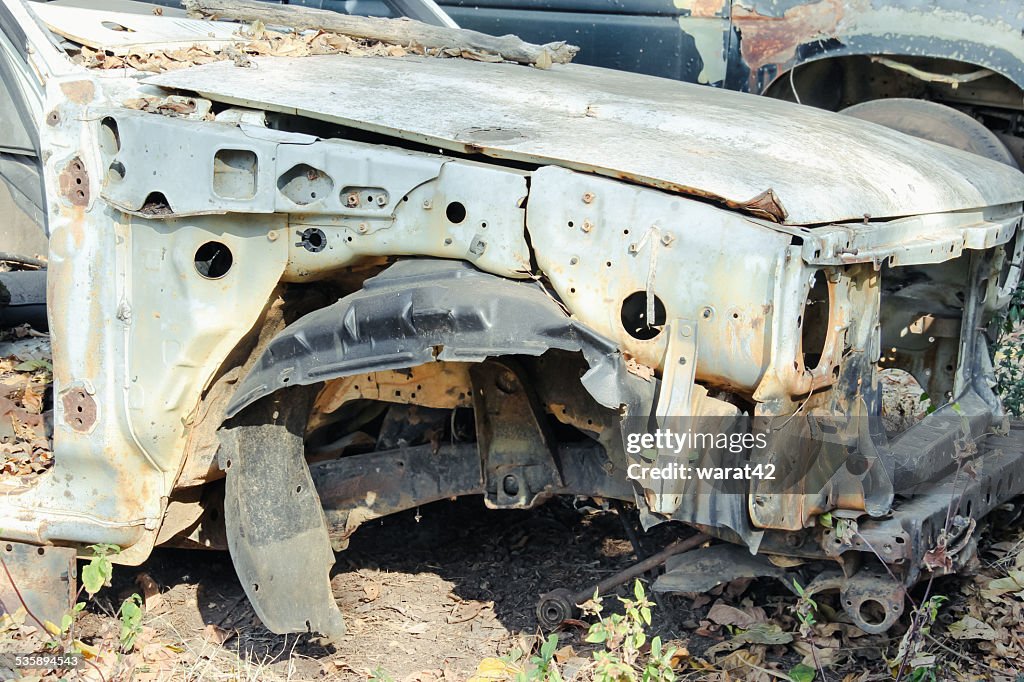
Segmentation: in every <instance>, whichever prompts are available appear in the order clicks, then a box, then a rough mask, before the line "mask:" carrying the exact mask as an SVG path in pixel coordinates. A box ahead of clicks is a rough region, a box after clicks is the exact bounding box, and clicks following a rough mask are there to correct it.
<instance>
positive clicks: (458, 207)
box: [444, 201, 466, 225]
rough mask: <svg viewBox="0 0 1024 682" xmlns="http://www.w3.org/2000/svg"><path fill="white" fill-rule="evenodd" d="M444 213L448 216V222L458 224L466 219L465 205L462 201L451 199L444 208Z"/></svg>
mask: <svg viewBox="0 0 1024 682" xmlns="http://www.w3.org/2000/svg"><path fill="white" fill-rule="evenodd" d="M444 214H445V216H446V217H447V218H448V222H450V223H454V224H456V225H458V224H459V223H461V222H462V221H463V220H465V219H466V207H465V206H463V205H462V202H459V201H453V202H451V203H450V204H448V206H447V207H446V208H445V209H444Z"/></svg>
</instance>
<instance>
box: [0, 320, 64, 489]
mask: <svg viewBox="0 0 1024 682" xmlns="http://www.w3.org/2000/svg"><path fill="white" fill-rule="evenodd" d="M0 341H3V342H4V352H5V353H7V355H6V357H0V455H2V456H3V460H2V462H0V476H2V477H10V476H32V475H36V474H40V473H42V472H44V471H46V470H47V469H49V468H50V466H51V465H52V464H53V450H52V447H51V440H50V439H51V437H52V435H53V410H52V409H51V407H50V405H48V403H49V402H51V401H50V400H49V396H48V395H47V394H48V392H49V390H50V385H51V384H52V383H53V367H52V365H51V364H50V337H49V336H48V335H46V334H42V333H40V332H37V331H35V330H33V329H32V328H30V327H29V326H28V325H23V326H21V327H16V328H14V329H10V330H5V331H3V332H0Z"/></svg>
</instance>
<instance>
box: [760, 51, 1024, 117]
mask: <svg viewBox="0 0 1024 682" xmlns="http://www.w3.org/2000/svg"><path fill="white" fill-rule="evenodd" d="M883 60H884V61H883ZM892 63H899V64H903V65H906V66H910V67H913V68H914V69H917V70H919V71H923V72H927V73H929V74H942V75H954V74H958V75H963V74H967V73H972V72H976V71H978V70H979V69H981V68H982V67H980V66H977V65H975V64H971V63H968V62H962V61H957V60H952V59H937V58H933V57H911V56H892V57H883V56H871V55H854V56H844V57H825V58H822V59H816V60H813V61H808V62H804V63H802V64H798V65H796V66H795V67H794V68H792V69H790V70H788V71H782V72H780V73H779V75H778V76H777V77H776V78H775V79H774V80H773V81H772V82H771V84H770V85H769V86H768V87H767V88H765V91H764V93H763V94H765V95H766V96H768V97H774V98H776V99H784V100H790V101H795V100H796V99H797V97H795V96H794V94H793V89H794V86H795V89H796V94H797V95H798V96H799V100H800V102H801V103H803V104H809V105H811V106H816V107H819V108H822V109H829V110H832V111H838V110H840V109H843V108H845V107H848V106H852V105H854V104H859V103H861V102H867V101H869V100H873V99H880V98H883V97H913V98H918V99H930V100H934V101H936V102H942V103H944V104H949V105H951V106H956V107H958V108H963V107H971V106H974V107H992V108H1002V109H1010V110H1016V111H1018V112H1019V111H1020V110H1021V108H1022V104H1024V100H1022V95H1024V90H1021V88H1020V87H1018V86H1017V85H1016V84H1015V83H1014V82H1013V81H1011V80H1010V79H1009V78H1007V77H1005V76H1003V75H1001V74H998V73H993V74H992V75H991V76H986V77H984V78H979V79H977V80H974V81H970V82H964V83H959V84H958V85H957V86H956V87H953V86H952V85H950V84H948V83H943V82H937V81H930V80H927V79H925V78H921V77H918V76H915V75H912V74H910V73H907V72H905V71H901V70H899V69H898V68H893V67H892V66H890V65H887V64H892Z"/></svg>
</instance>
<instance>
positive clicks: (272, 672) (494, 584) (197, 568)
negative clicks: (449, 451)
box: [79, 498, 1024, 682]
mask: <svg viewBox="0 0 1024 682" xmlns="http://www.w3.org/2000/svg"><path fill="white" fill-rule="evenodd" d="M678 531H679V528H673V527H672V526H666V527H659V528H658V529H656V530H655V532H653V533H651V534H648V535H645V536H643V537H642V539H641V543H642V545H643V546H644V547H643V548H644V550H645V551H656V550H657V549H659V548H660V547H662V546H663V545H664V543H665V542H666V541H667V540H668V539H669V538H670V537H671V536H673V535H674V534H675V533H677V532H678ZM982 543H983V550H982V563H981V564H980V565H979V569H980V568H987V569H989V570H988V571H987V572H985V571H982V572H981V573H979V574H978V575H976V576H974V577H970V576H964V577H957V578H949V579H942V580H939V581H936V583H935V584H934V585H933V589H932V593H933V594H943V595H946V597H948V601H945V602H944V604H943V606H942V611H941V613H940V617H939V618H938V620H937V621H936V624H935V626H934V629H933V630H932V631H931V633H930V634H929V635H928V637H930V638H932V640H931V641H925V642H924V645H923V646H922V647H921V650H922V651H921V653H920V655H918V656H917V660H918V662H919V663H920V662H921V661H925V662H927V663H929V664H930V665H931V666H932V667H931V668H929V669H927V670H929V672H931V673H932V674H934V675H935V677H929V676H918V675H913V676H911V675H909V674H905V675H904V678H903V679H915V680H916V679H924V680H927V679H938V680H944V679H1007V680H1011V679H1021V678H1020V677H1019V676H1018V671H1024V643H1022V641H1021V639H1022V637H1024V633H1022V632H1021V630H1020V627H1019V623H1020V622H1021V617H1022V616H1024V601H1022V600H1021V597H1024V592H1020V594H1016V595H1015V594H1013V593H1014V592H1016V591H1017V590H1022V589H1024V583H1022V584H1021V585H1019V586H1017V588H1016V590H1009V589H1008V590H1006V591H1004V592H998V591H996V595H995V597H994V598H993V599H991V600H988V601H987V600H986V598H985V597H984V596H982V595H983V593H984V588H985V587H986V586H988V587H991V585H992V583H991V580H992V579H993V576H1005V575H1007V574H1009V575H1016V574H1017V573H1019V572H1017V573H1015V572H1014V571H1013V570H1012V569H1013V567H1014V566H1015V565H1017V564H1019V563H1024V562H1022V559H1021V548H1022V547H1024V532H1022V531H1021V526H1020V524H1019V522H1014V523H1012V524H1009V525H1003V526H1002V527H1001V528H999V530H998V532H996V533H995V534H991V533H986V534H984V535H983V536H982ZM635 560H636V557H635V555H634V554H633V549H632V546H631V544H630V542H629V541H628V540H627V536H626V534H625V531H624V528H623V525H622V523H621V521H620V518H619V516H618V515H617V514H616V513H615V512H614V511H603V512H598V511H597V510H593V509H590V508H584V509H581V510H577V509H574V507H573V502H572V501H571V500H555V501H552V502H550V503H548V504H547V505H544V506H543V507H541V508H539V509H536V510H533V511H522V512H510V511H505V512H498V511H487V510H485V509H484V507H483V503H482V501H481V500H480V499H479V498H466V499H460V500H458V501H455V502H441V503H437V504H434V505H430V506H426V507H423V508H421V509H420V510H418V511H410V512H406V513H403V514H399V515H396V516H394V517H390V518H386V519H383V520H381V521H378V522H374V523H371V524H368V525H367V526H364V527H363V528H361V529H360V530H359V531H358V533H357V534H356V536H355V537H354V538H353V542H352V546H351V547H350V549H349V550H347V551H345V552H343V553H341V554H339V555H338V561H337V564H336V565H335V569H334V574H333V575H334V577H333V580H332V585H333V588H334V595H335V598H336V600H337V601H338V603H339V605H340V606H341V609H342V611H343V613H344V614H345V617H346V619H347V623H348V633H347V634H346V635H345V636H344V638H343V639H342V640H341V642H340V643H338V644H337V646H336V647H333V646H322V645H321V644H320V643H318V642H317V641H316V640H315V639H314V638H313V637H311V636H309V635H303V636H279V635H274V634H272V633H270V632H268V631H267V630H266V629H265V628H264V627H263V626H262V625H261V624H260V622H259V620H258V618H257V617H256V615H255V613H254V612H253V611H252V608H251V607H250V606H249V603H248V601H247V600H246V599H245V597H244V594H243V592H242V589H241V586H240V585H239V583H238V580H237V578H236V576H235V572H234V569H233V567H232V565H231V561H230V558H229V556H228V555H227V553H225V552H204V551H185V550H170V549H162V550H157V551H156V552H155V553H154V554H153V555H152V557H151V558H150V559H149V560H148V561H147V562H146V563H145V564H144V565H142V566H139V567H131V568H129V567H118V566H115V569H114V579H113V582H112V585H111V587H109V588H106V589H104V590H103V591H101V592H100V593H99V594H98V595H97V597H96V599H95V600H94V601H93V602H92V603H91V604H90V606H89V607H88V608H87V611H86V613H84V614H83V617H82V618H81V621H80V625H79V627H80V636H81V637H82V638H83V639H85V640H87V641H109V640H110V638H111V637H112V636H113V637H114V639H115V641H116V635H112V631H113V630H116V628H117V619H116V617H115V611H116V604H119V603H120V601H121V600H122V599H123V598H125V597H126V596H128V595H129V594H130V593H132V592H138V593H142V592H143V591H144V588H146V586H147V585H148V586H149V588H148V589H149V591H150V592H151V593H152V594H151V595H150V596H149V597H147V604H148V612H147V613H146V615H145V618H144V621H143V622H144V625H145V628H144V633H143V635H142V636H141V637H140V643H139V644H138V645H137V647H136V648H137V650H138V651H141V656H140V655H138V654H137V655H136V656H135V659H134V661H133V662H132V666H133V667H131V668H126V667H122V668H120V669H118V672H117V673H116V675H115V676H114V677H113V678H114V679H138V680H157V679H159V680H321V679H325V680H368V679H372V680H378V681H381V682H383V681H385V680H394V681H395V682H416V681H419V682H436V681H441V680H444V681H452V680H468V679H472V678H473V676H474V673H475V672H476V671H477V669H478V666H479V665H480V663H481V661H483V660H484V659H486V658H488V657H500V656H507V655H508V654H509V652H510V651H512V650H514V649H517V648H518V649H520V650H527V651H528V650H531V649H534V648H535V647H536V645H537V643H538V641H539V637H538V635H539V634H540V633H539V630H538V627H537V622H536V619H535V616H534V607H535V604H536V601H537V598H538V596H539V595H540V594H543V593H544V592H547V591H549V590H551V589H554V588H557V587H569V588H573V589H578V588H582V587H585V586H588V585H592V584H594V583H596V582H597V581H599V580H601V579H603V578H605V577H607V576H608V575H610V574H612V573H614V572H616V571H618V570H621V569H622V568H625V567H626V566H628V565H630V563H632V562H633V561H635ZM1014 562H1016V563H1014ZM1003 579H1004V580H1005V578H1003ZM915 594H916V597H917V598H918V599H920V597H921V590H920V589H919V590H918V591H917V592H916V593H915ZM989 596H992V595H991V594H990V595H989ZM794 602H795V597H794V596H793V595H792V594H791V593H790V592H788V591H786V590H785V589H782V587H781V585H780V584H779V583H777V582H774V581H771V580H757V581H753V582H751V581H749V580H740V581H735V582H733V583H730V584H728V585H726V586H725V587H724V588H717V589H716V590H714V591H713V593H712V594H709V595H692V596H691V597H684V596H671V597H663V598H661V599H660V603H659V604H658V606H656V607H655V609H654V620H653V624H652V628H651V634H655V633H656V634H660V635H661V636H662V637H663V638H664V639H665V640H667V641H669V643H670V644H671V645H673V646H676V647H679V649H680V651H681V652H682V653H681V656H680V657H679V659H678V660H679V669H678V675H679V678H680V679H718V680H739V679H746V680H771V679H790V678H789V677H788V676H787V674H786V673H787V671H789V670H791V669H792V668H793V666H794V665H796V664H799V663H800V661H801V659H802V658H804V659H808V655H809V648H808V646H807V643H806V642H804V641H802V639H801V637H799V636H796V637H792V636H790V639H792V640H793V641H791V642H783V643H780V644H776V645H772V644H767V645H766V644H758V643H754V644H751V643H750V642H744V641H743V637H742V634H743V632H744V629H745V628H746V629H747V630H748V631H753V630H755V629H756V628H759V627H761V628H763V627H769V628H773V629H774V630H775V631H776V632H782V633H785V634H786V635H787V636H789V635H788V633H795V632H796V631H797V630H798V624H797V622H796V619H795V618H794V614H793V607H794ZM818 605H819V616H818V620H819V621H820V622H819V623H818V624H817V625H816V626H815V634H814V635H813V637H814V638H815V645H816V654H817V655H818V656H819V658H820V660H821V661H823V663H822V665H824V666H827V668H826V675H827V677H826V678H825V679H830V680H844V681H853V680H873V679H893V677H894V676H895V675H894V671H895V669H894V668H890V667H889V666H888V665H887V663H886V659H889V660H892V658H893V657H894V656H895V654H896V650H897V648H898V645H899V642H900V638H901V636H902V634H903V632H904V631H905V629H906V619H904V622H903V623H901V624H900V625H898V626H897V627H896V628H894V629H893V631H891V632H890V633H888V634H886V635H882V636H866V635H864V634H863V633H861V632H860V631H859V630H857V629H856V628H854V627H853V626H852V625H849V623H848V622H844V617H843V616H842V614H841V612H837V611H834V610H833V609H834V607H835V605H834V604H831V605H830V603H829V601H828V600H827V599H820V600H819V602H818ZM723 613H724V614H726V617H723V616H722V614H723ZM730 613H733V614H738V615H739V620H737V619H736V618H737V616H736V615H729V614H730ZM744 614H746V615H744ZM965 614H968V615H965ZM969 614H975V616H977V617H978V620H979V622H982V621H988V623H992V625H987V624H986V623H984V622H983V623H982V625H984V626H985V627H986V628H989V630H991V632H989V630H985V631H982V632H981V633H980V635H979V633H977V632H975V633H969V635H970V637H973V636H974V635H979V637H980V639H970V638H959V637H958V636H956V635H951V634H950V633H951V632H954V631H956V625H955V624H958V623H960V622H961V621H963V620H964V619H967V618H970V617H971V616H970V615H969ZM747 616H750V618H751V619H752V620H753V621H755V624H754V625H751V624H750V623H747V622H744V621H743V619H745V618H746V617H747ZM951 625H953V630H950V626H951ZM740 626H742V627H740ZM583 627H584V626H583V624H582V623H581V624H580V626H569V627H565V628H564V629H562V630H561V631H560V632H559V647H560V648H562V653H563V655H562V657H561V659H560V660H561V666H560V669H561V672H562V675H563V677H564V679H566V680H571V679H590V677H589V675H588V673H589V672H591V671H590V667H591V666H592V657H591V650H592V649H593V648H594V647H593V645H589V644H586V643H585V642H583V641H582V639H583V637H584V635H585V631H584V630H583ZM734 642H739V644H738V645H734V644H733V643H734ZM932 642H934V644H933V643H932ZM154 652H156V654H157V655H153V654H154ZM921 656H923V657H924V658H921ZM929 657H930V658H929ZM808 660H809V659H808ZM997 672H998V673H1000V674H998V675H997V674H996V673H997ZM908 673H909V671H908ZM97 679H98V678H97ZM476 679H478V680H480V679H483V678H480V677H478V678H476ZM817 679H821V677H818V678H817Z"/></svg>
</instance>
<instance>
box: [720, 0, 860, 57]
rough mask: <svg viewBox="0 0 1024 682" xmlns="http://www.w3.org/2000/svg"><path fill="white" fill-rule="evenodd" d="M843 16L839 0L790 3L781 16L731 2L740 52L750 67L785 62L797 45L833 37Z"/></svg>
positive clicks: (794, 53) (794, 52)
mask: <svg viewBox="0 0 1024 682" xmlns="http://www.w3.org/2000/svg"><path fill="white" fill-rule="evenodd" d="M842 18H843V3H842V2H841V1H840V0H822V1H821V2H816V3H813V4H804V5H797V6H795V7H791V8H790V9H788V10H786V12H785V13H784V14H783V16H781V17H771V16H765V15H763V14H758V13H757V12H756V11H755V10H753V9H748V8H746V7H743V6H742V5H733V10H732V20H733V23H734V24H735V26H736V27H737V28H738V29H739V31H740V54H741V55H742V56H743V61H745V62H746V63H747V66H749V67H750V69H751V71H757V70H758V69H760V68H761V67H762V66H766V65H769V64H785V63H787V62H790V61H792V60H793V58H794V57H795V56H796V48H797V47H798V46H800V45H801V44H803V43H806V42H808V41H811V40H815V39H817V38H834V37H836V35H837V34H838V30H837V26H838V25H839V22H840V21H841V20H842Z"/></svg>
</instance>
